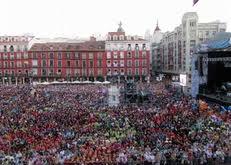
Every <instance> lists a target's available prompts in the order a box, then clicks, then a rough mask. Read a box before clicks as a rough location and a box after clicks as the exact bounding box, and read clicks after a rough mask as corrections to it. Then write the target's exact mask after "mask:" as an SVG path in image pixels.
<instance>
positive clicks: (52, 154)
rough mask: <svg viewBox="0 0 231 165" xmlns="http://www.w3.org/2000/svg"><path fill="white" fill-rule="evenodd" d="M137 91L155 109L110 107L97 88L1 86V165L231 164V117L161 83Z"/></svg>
mask: <svg viewBox="0 0 231 165" xmlns="http://www.w3.org/2000/svg"><path fill="white" fill-rule="evenodd" d="M137 88H138V89H146V90H147V89H148V90H149V91H150V92H151V93H152V95H151V102H150V103H147V104H142V105H137V104H120V105H118V106H116V107H111V106H108V105H107V104H106V100H107V97H108V93H107V90H108V86H107V85H99V84H97V85H89V84H88V85H38V86H30V85H20V86H0V91H1V92H0V118H1V120H0V164H17V165H23V164H29V165H50V164H78V163H79V164H82V163H83V164H155V165H162V164H163V165H165V164H189V165H191V164H195V165H199V164H225V163H226V164H229V163H231V161H230V159H231V145H230V144H231V136H230V135H231V131H230V129H231V127H230V121H231V116H230V112H220V110H219V107H218V106H217V105H208V106H207V107H203V108H201V107H200V105H199V104H198V102H197V101H195V100H194V99H191V98H189V97H187V96H184V95H182V94H179V93H178V92H176V91H175V90H174V89H172V88H171V89H169V88H168V89H167V88H166V86H165V84H163V83H150V84H143V83H141V84H137ZM121 98H122V97H121ZM121 103H123V102H122V101H121Z"/></svg>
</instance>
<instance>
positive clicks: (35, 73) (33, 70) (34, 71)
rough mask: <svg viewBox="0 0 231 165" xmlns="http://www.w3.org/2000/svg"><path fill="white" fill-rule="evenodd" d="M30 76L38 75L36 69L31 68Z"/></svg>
mask: <svg viewBox="0 0 231 165" xmlns="http://www.w3.org/2000/svg"><path fill="white" fill-rule="evenodd" d="M32 75H33V76H37V75H38V69H37V68H33V69H32Z"/></svg>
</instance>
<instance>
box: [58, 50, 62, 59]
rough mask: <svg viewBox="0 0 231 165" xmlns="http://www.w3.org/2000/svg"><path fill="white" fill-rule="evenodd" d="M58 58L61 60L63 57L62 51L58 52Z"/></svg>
mask: <svg viewBox="0 0 231 165" xmlns="http://www.w3.org/2000/svg"><path fill="white" fill-rule="evenodd" d="M58 59H59V60H61V59H62V53H60V52H59V53H58Z"/></svg>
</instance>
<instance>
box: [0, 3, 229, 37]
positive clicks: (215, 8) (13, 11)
mask: <svg viewBox="0 0 231 165" xmlns="http://www.w3.org/2000/svg"><path fill="white" fill-rule="evenodd" d="M192 1H193V0H1V3H0V4H1V6H0V16H1V22H0V35H22V34H25V33H30V34H33V35H35V36H36V37H71V38H74V37H77V36H79V37H88V36H90V35H92V34H102V36H105V35H106V34H107V32H109V31H115V30H116V29H117V27H118V23H119V21H122V23H123V28H124V30H125V31H126V33H127V34H132V35H135V34H137V35H141V36H143V35H144V33H145V31H146V30H147V29H150V30H151V32H153V30H154V28H155V26H156V21H157V19H158V20H159V26H160V28H161V30H162V31H163V32H165V31H171V30H173V29H174V28H175V27H176V26H178V25H179V24H180V23H181V18H182V16H183V14H184V13H185V12H190V11H196V12H197V13H198V16H199V22H211V21H215V20H221V21H222V22H227V25H228V29H227V31H231V0H199V2H198V3H197V4H196V5H195V6H194V7H193V6H192Z"/></svg>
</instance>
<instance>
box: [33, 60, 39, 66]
mask: <svg viewBox="0 0 231 165" xmlns="http://www.w3.org/2000/svg"><path fill="white" fill-rule="evenodd" d="M32 66H33V67H37V66H38V60H34V59H33V60H32Z"/></svg>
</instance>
